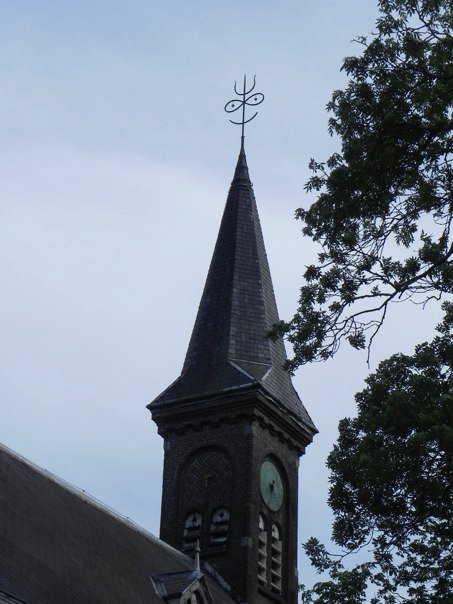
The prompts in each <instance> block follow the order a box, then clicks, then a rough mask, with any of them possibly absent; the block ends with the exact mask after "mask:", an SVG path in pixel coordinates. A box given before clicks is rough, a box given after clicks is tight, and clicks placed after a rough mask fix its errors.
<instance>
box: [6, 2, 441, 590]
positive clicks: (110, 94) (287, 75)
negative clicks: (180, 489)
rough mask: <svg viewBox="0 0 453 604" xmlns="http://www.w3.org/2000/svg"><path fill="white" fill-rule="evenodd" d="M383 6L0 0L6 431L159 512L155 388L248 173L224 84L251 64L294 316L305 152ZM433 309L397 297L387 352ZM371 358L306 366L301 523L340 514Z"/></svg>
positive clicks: (419, 328)
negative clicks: (226, 212)
mask: <svg viewBox="0 0 453 604" xmlns="http://www.w3.org/2000/svg"><path fill="white" fill-rule="evenodd" d="M376 15H377V9H376V5H375V1H374V0H342V1H340V0H318V1H317V2H308V1H305V0H300V1H295V0H293V1H287V2H285V1H283V0H281V1H280V2H277V1H276V0H261V1H260V2H257V1H255V0H251V1H249V2H244V1H243V0H242V1H239V0H230V1H229V2H215V1H213V0H211V1H210V2H208V1H207V0H205V1H199V0H191V1H190V2H189V1H183V0H174V1H173V2H170V1H169V0H166V1H164V0H89V1H88V0H77V1H75V0H65V1H64V2H62V1H61V0H40V1H39V2H38V1H36V0H19V1H18V0H0V78H1V91H2V92H1V94H0V124H1V136H0V282H1V290H0V300H1V306H0V308H1V315H0V334H1V346H0V396H1V399H0V400H1V401H2V422H1V426H0V441H2V442H3V443H4V444H6V445H8V446H9V447H11V448H12V449H14V450H15V451H17V452H18V453H20V454H22V455H24V456H26V457H28V458H29V459H31V460H32V461H33V462H35V463H37V464H39V465H41V466H43V467H45V468H47V469H49V470H50V471H52V472H54V473H55V474H57V475H59V476H61V477H62V478H64V479H66V480H68V481H69V482H71V483H73V484H75V485H76V486H78V487H81V488H83V489H85V490H86V491H87V492H88V493H90V494H92V495H94V496H96V497H97V498H98V499H100V500H101V501H103V502H105V503H107V504H108V505H110V506H112V507H113V508H115V509H116V510H118V511H119V512H121V513H123V514H124V515H126V516H129V517H130V518H131V519H133V520H135V521H136V522H138V523H139V524H141V525H142V526H144V527H145V528H147V529H149V530H150V531H151V532H153V533H155V534H158V533H159V513H160V495H161V480H162V476H161V472H162V460H163V450H162V441H161V439H160V437H159V436H158V435H157V433H156V429H155V426H154V424H153V423H152V422H151V420H150V414H149V412H148V411H147V409H146V408H145V405H146V404H147V403H148V402H150V401H151V400H152V399H154V398H155V397H156V396H157V395H158V394H159V393H160V392H161V391H162V390H163V389H164V388H166V387H167V386H168V385H169V384H170V383H171V382H172V381H173V380H174V379H175V378H176V377H177V376H178V375H179V373H180V370H181V367H182V362H183V359H184V355H185V352H186V348H187V345H188V342H189V337H190V333H191V330H192V327H193V323H194V319H195V314H196V311H197V307H198V302H199V299H200V296H201V293H202V289H203V285H204V280H205V277H206V273H207V269H208V265H209V262H210V258H211V254H212V251H213V246H214V243H215V239H216V236H217V230H218V227H219V223H220V218H221V214H222V211H223V207H224V203H225V200H226V195H227V192H228V187H229V183H230V181H231V178H232V175H233V170H234V165H235V163H236V158H237V153H238V151H239V142H240V141H239V136H240V132H239V128H238V127H237V126H232V125H231V124H230V123H229V122H228V116H227V115H226V114H225V113H224V112H223V106H224V104H225V103H226V102H227V101H228V100H230V99H231V98H232V97H233V84H234V80H235V79H238V80H240V79H242V77H243V74H244V73H247V74H248V75H249V76H253V74H255V73H256V75H257V91H259V92H263V93H264V95H265V97H266V99H265V101H264V103H263V104H262V105H261V106H260V107H259V116H258V117H257V118H256V120H255V121H254V122H253V123H252V124H250V126H249V127H248V128H247V132H246V152H247V158H248V164H249V169H250V174H251V178H252V181H253V183H254V188H255V194H256V197H257V203H258V209H259V212H260V217H261V223H262V227H263V232H264V239H265V243H266V247H267V253H268V256H269V261H270V266H271V272H272V277H273V282H274V288H275V291H276V296H277V303H278V306H279V310H280V315H281V317H282V318H286V319H289V318H290V317H291V316H292V314H293V312H294V311H295V309H296V306H297V297H298V289H299V287H300V285H301V275H302V274H303V271H304V266H305V265H306V264H309V263H311V262H312V260H313V259H314V257H315V254H316V253H317V251H318V250H317V248H316V247H315V246H314V245H313V244H311V242H309V241H307V240H304V238H303V237H302V236H301V235H300V228H301V224H300V223H298V222H297V221H295V220H294V210H295V209H296V208H298V207H300V206H307V205H308V204H309V203H310V201H311V200H312V199H313V198H312V197H310V196H307V195H306V194H305V192H304V190H303V185H304V183H305V182H306V180H307V178H308V176H309V172H308V168H307V165H308V161H309V159H310V157H315V158H317V159H319V160H324V159H326V158H327V157H328V155H329V154H330V153H331V152H333V151H334V150H336V149H337V148H338V141H336V140H333V139H331V138H329V136H328V134H327V127H326V126H327V119H328V115H327V113H326V111H325V105H326V103H327V102H328V100H329V98H330V95H331V92H332V90H334V89H335V88H338V87H341V86H343V85H344V84H345V81H346V79H345V75H344V74H343V73H340V66H341V60H342V58H343V57H344V56H346V55H348V54H355V53H357V52H359V48H358V47H357V45H355V44H353V43H351V40H352V39H353V38H354V36H356V35H361V34H367V33H369V32H370V31H371V30H372V29H373V24H374V20H375V17H376ZM437 319H438V315H437V314H435V313H434V312H433V310H432V309H431V308H429V307H428V309H426V310H425V311H424V312H422V311H421V310H420V309H419V308H414V307H411V306H409V307H408V306H404V309H403V308H401V309H398V308H397V309H392V313H391V314H390V317H389V320H388V322H387V324H386V326H385V328H384V329H383V331H382V334H381V335H380V337H379V338H378V339H377V341H376V344H375V346H374V348H373V352H372V357H371V361H372V369H373V368H375V367H376V365H377V363H378V362H379V360H381V359H382V358H385V357H386V356H389V355H390V354H392V353H394V352H397V351H403V352H408V353H410V352H411V351H412V348H413V346H414V344H415V343H417V342H421V341H423V340H424V339H430V338H431V335H432V331H433V325H434V324H435V323H436V322H437ZM367 373H368V368H367V366H366V355H365V354H362V353H358V352H354V351H352V350H350V349H346V348H343V349H341V351H340V352H339V354H338V355H337V357H336V358H335V359H334V360H333V361H330V362H328V363H326V364H324V365H316V366H311V367H305V368H302V369H300V370H299V371H298V373H297V375H296V377H295V379H294V383H295V386H296V388H297V390H298V392H299V394H300V396H301V397H302V399H303V401H304V403H305V406H306V407H307V409H308V411H309V413H310V414H311V416H312V418H313V420H314V422H315V424H316V425H317V427H318V428H319V430H320V434H319V435H318V436H317V437H316V438H315V441H314V443H313V444H312V445H311V446H310V447H309V448H308V449H307V453H306V455H305V457H304V458H303V459H302V463H301V469H300V491H301V498H300V514H299V525H300V527H299V528H300V541H303V540H305V539H307V538H308V537H309V536H311V535H316V536H318V537H321V538H322V539H327V538H328V536H329V533H330V523H331V517H330V512H329V509H328V507H327V504H326V498H327V489H328V484H327V472H326V469H325V459H326V457H327V454H328V452H329V451H330V449H331V447H332V445H333V443H334V441H335V438H336V430H337V424H338V420H339V419H340V418H342V417H344V416H347V415H352V414H354V408H355V407H354V393H355V392H356V391H358V390H360V389H361V388H362V387H363V379H364V377H365V376H366V375H367ZM311 577H312V571H310V570H309V569H307V563H306V561H305V560H304V558H303V556H302V555H301V556H300V559H299V578H300V579H301V580H305V581H310V579H311Z"/></svg>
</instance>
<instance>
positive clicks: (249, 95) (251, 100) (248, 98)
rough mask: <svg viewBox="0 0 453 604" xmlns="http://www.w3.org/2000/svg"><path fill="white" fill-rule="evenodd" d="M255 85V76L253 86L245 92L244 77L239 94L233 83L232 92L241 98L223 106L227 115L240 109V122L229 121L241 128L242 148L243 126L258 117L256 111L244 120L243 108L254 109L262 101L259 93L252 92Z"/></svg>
mask: <svg viewBox="0 0 453 604" xmlns="http://www.w3.org/2000/svg"><path fill="white" fill-rule="evenodd" d="M255 85H256V76H253V86H252V87H251V88H250V89H249V90H247V76H244V85H243V87H242V92H239V90H238V89H237V84H236V82H235V83H234V92H235V93H236V94H237V95H238V97H242V98H238V99H232V100H231V101H228V103H227V104H226V105H225V111H226V112H227V113H234V112H235V111H238V110H239V109H242V120H241V121H240V122H235V121H233V120H230V122H231V123H232V124H236V125H238V126H242V130H241V147H243V146H244V125H245V124H248V123H249V122H251V121H252V120H253V119H254V118H255V117H256V116H257V115H258V111H256V112H255V113H254V114H253V115H252V117H249V119H247V120H246V119H245V106H246V105H247V106H248V107H256V105H261V103H262V102H263V101H264V94H262V93H261V92H253V91H254V90H255Z"/></svg>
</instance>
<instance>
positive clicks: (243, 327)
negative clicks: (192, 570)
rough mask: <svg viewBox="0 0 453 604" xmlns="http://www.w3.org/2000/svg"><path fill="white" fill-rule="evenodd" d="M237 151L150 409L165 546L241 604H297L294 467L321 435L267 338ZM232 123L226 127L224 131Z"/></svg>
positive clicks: (254, 221)
mask: <svg viewBox="0 0 453 604" xmlns="http://www.w3.org/2000/svg"><path fill="white" fill-rule="evenodd" d="M254 88H255V80H254V81H253V86H252V87H251V88H250V89H248V88H247V81H246V78H245V77H244V87H243V90H242V91H241V92H240V91H238V90H237V86H236V84H235V92H236V94H237V95H238V96H239V97H240V98H239V99H238V98H235V99H233V100H231V101H229V102H228V103H227V104H226V105H225V111H227V113H232V112H235V111H239V110H241V109H242V120H241V121H237V122H233V123H234V124H238V125H240V126H241V127H242V136H241V149H240V152H239V157H238V160H237V164H236V168H235V171H234V176H233V181H232V183H231V186H230V190H229V193H228V198H227V202H226V206H225V211H224V213H223V217H222V222H221V224H220V230H219V235H218V238H217V243H216V246H215V249H214V254H213V256H212V261H211V265H210V268H209V272H208V276H207V279H206V284H205V288H204V291H203V295H202V297H201V302H200V306H199V309H198V314H197V318H196V321H195V326H194V328H193V332H192V336H191V338H190V342H189V347H188V349H187V354H186V358H185V361H184V365H183V368H182V372H181V375H180V376H179V377H178V378H177V379H176V381H175V382H173V384H171V385H170V386H169V387H168V388H167V389H166V390H165V391H164V392H162V394H160V395H159V396H158V397H157V398H156V399H155V400H154V401H153V402H152V403H150V404H149V405H148V408H149V409H150V411H151V414H152V418H153V420H154V421H155V422H156V424H157V427H158V431H159V434H160V435H161V436H162V437H163V438H164V450H165V457H164V473H163V487H162V512H161V525H160V536H161V539H163V540H164V541H166V542H167V543H169V544H170V545H173V546H174V547H177V548H180V549H182V550H183V551H186V552H189V553H192V554H195V555H196V550H197V548H198V544H199V545H200V548H201V552H202V556H201V564H202V569H204V570H209V569H208V568H207V567H206V564H209V565H210V567H211V570H212V569H214V571H216V572H217V573H219V574H220V575H221V576H222V577H223V579H225V580H226V581H227V583H229V584H230V586H231V593H232V594H233V593H234V594H236V596H237V601H238V602H247V603H248V604H271V603H274V604H275V603H278V604H295V603H296V601H297V598H298V584H297V568H296V566H297V521H298V518H297V508H298V468H299V458H300V456H301V455H302V454H303V453H304V452H305V447H306V446H307V445H308V444H310V443H311V441H312V439H313V436H314V435H315V433H316V432H317V430H316V428H315V426H314V425H313V422H312V421H311V419H310V416H309V415H308V413H307V411H306V410H305V407H304V406H303V405H302V402H301V400H300V399H299V397H298V395H297V393H296V391H295V390H294V387H293V385H292V382H291V378H290V376H289V374H288V373H287V372H286V371H285V369H284V364H285V361H286V353H285V347H284V343H283V340H282V339H278V340H276V341H272V340H270V339H269V338H268V337H267V334H268V333H269V330H270V329H271V328H272V326H273V325H274V324H275V323H277V322H278V313H277V305H276V302H275V296H274V290H273V287H272V281H271V275H270V271H269V264H268V261H267V256H266V250H265V248H264V242H263V235H262V232H261V226H260V221H259V217H258V211H257V208H256V202H255V195H254V193H253V187H252V183H251V181H250V176H249V171H248V167H247V160H246V156H245V149H244V124H245V123H247V122H249V121H250V120H252V119H253V118H254V117H255V115H256V113H255V115H253V116H252V117H250V118H249V119H246V115H245V107H246V105H247V106H253V107H254V106H256V105H259V104H260V103H261V101H262V100H263V98H264V96H263V95H262V94H261V93H254V92H253V90H254ZM230 121H233V120H230Z"/></svg>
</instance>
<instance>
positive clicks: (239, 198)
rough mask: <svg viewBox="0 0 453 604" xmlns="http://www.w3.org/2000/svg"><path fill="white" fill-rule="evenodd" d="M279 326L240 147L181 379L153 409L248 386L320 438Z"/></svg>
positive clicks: (256, 215) (158, 400) (259, 229)
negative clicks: (276, 330)
mask: <svg viewBox="0 0 453 604" xmlns="http://www.w3.org/2000/svg"><path fill="white" fill-rule="evenodd" d="M278 320H279V317H278V312H277V305H276V301H275V295H274V290H273V286H272V280H271V275H270V271H269V264H268V260H267V256H266V250H265V247H264V241H263V235H262V231H261V225H260V220H259V216H258V210H257V207H256V201H255V196H254V193H253V187H252V183H251V182H250V177H249V172H248V167H247V160H246V156H245V151H244V149H243V148H241V151H240V153H239V158H238V161H237V165H236V169H235V173H234V178H233V181H232V183H231V187H230V191H229V194H228V198H227V202H226V206H225V210H224V214H223V218H222V222H221V225H220V230H219V234H218V238H217V243H216V245H215V249H214V254H213V257H212V261H211V265H210V268H209V272H208V276H207V279H206V284H205V287H204V291H203V295H202V298H201V302H200V306H199V309H198V314H197V318H196V321H195V326H194V329H193V332H192V336H191V339H190V343H189V347H188V350H187V354H186V358H185V362H184V366H183V369H182V372H181V375H180V377H179V378H178V379H177V380H176V381H175V382H173V384H172V385H171V386H170V387H169V388H167V389H166V390H165V391H164V392H163V393H162V394H161V395H160V396H158V397H157V398H156V399H155V400H154V401H153V402H152V403H151V404H150V405H149V408H150V409H151V410H153V408H155V407H157V406H160V405H163V404H166V403H169V402H174V401H177V400H181V399H184V398H187V397H198V396H200V397H202V396H203V395H206V394H212V393H213V392H216V391H217V392H222V391H224V390H227V389H230V388H235V387H241V386H247V385H250V384H252V383H253V382H258V383H259V385H260V386H261V387H262V388H263V389H264V390H265V391H266V392H268V393H269V394H271V395H272V396H273V397H274V398H275V399H277V400H278V401H279V403H280V404H281V405H282V406H283V407H284V408H285V409H286V410H287V411H288V413H289V414H290V415H291V416H292V417H293V418H294V419H296V421H298V422H299V423H302V424H303V425H304V427H305V428H306V429H307V430H308V432H309V433H311V434H315V433H316V432H317V430H316V428H315V426H314V424H313V422H312V420H311V418H310V416H309V415H308V413H307V411H306V409H305V407H304V406H303V404H302V402H301V400H300V398H299V396H298V394H297V393H296V391H295V389H294V387H293V385H292V382H291V377H290V375H289V374H288V373H287V372H286V371H285V370H284V369H283V365H284V363H285V361H286V359H287V357H286V352H285V346H284V343H283V340H282V339H281V338H280V339H278V340H277V341H275V342H273V341H270V340H269V339H267V337H266V334H267V333H268V332H269V330H270V328H271V327H272V325H274V324H275V323H277V322H278Z"/></svg>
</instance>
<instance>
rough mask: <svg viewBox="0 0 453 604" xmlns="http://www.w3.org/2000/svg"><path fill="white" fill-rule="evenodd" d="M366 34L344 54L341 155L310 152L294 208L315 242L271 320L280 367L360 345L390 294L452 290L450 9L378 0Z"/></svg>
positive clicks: (338, 117) (334, 102) (336, 108)
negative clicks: (286, 345)
mask: <svg viewBox="0 0 453 604" xmlns="http://www.w3.org/2000/svg"><path fill="white" fill-rule="evenodd" d="M379 10H380V17H379V19H378V21H377V23H376V33H375V34H374V35H373V36H372V38H371V40H369V41H368V40H366V39H365V38H359V39H358V40H357V41H358V43H359V44H360V45H361V46H363V51H362V53H361V55H360V56H356V57H348V58H346V59H345V60H344V63H343V69H344V71H345V72H346V73H347V74H348V76H349V78H350V79H349V83H348V85H347V87H346V88H345V90H337V91H336V92H334V93H333V96H332V99H331V101H330V103H329V104H328V109H329V110H330V112H331V113H332V114H333V115H332V117H331V118H330V120H329V131H330V133H331V134H332V135H338V136H339V137H340V139H341V153H334V154H333V155H332V156H331V157H330V158H329V159H328V160H327V161H326V162H317V161H315V160H312V161H311V163H310V167H311V170H312V171H313V176H312V177H311V178H310V180H309V181H308V183H307V185H306V189H307V191H312V192H313V191H314V192H317V193H318V197H317V200H316V201H315V202H314V203H313V204H312V205H311V207H310V208H309V209H307V210H305V209H299V210H298V211H297V213H296V215H297V218H299V219H300V220H302V221H303V223H304V226H303V233H304V234H305V235H307V236H309V237H311V238H312V239H313V240H314V241H315V242H319V243H320V244H321V246H322V252H321V253H320V254H319V262H318V264H317V265H312V266H309V267H307V269H306V272H305V285H304V286H303V287H302V289H301V295H300V302H299V308H298V311H297V313H296V314H295V316H294V317H293V319H292V320H291V321H289V322H281V323H280V324H279V325H277V326H275V328H274V331H273V334H272V335H273V336H275V337H276V336H277V335H284V336H286V337H287V339H288V340H289V341H290V342H291V344H292V345H293V349H294V358H293V359H292V360H291V361H289V364H288V365H289V369H290V370H292V371H294V370H295V369H296V368H297V367H298V366H299V365H301V364H303V363H307V362H311V361H319V360H325V359H327V358H329V357H331V356H332V355H333V354H334V353H335V352H336V351H337V350H338V348H339V346H340V344H341V342H342V341H344V340H347V341H348V342H349V343H350V344H351V345H352V346H353V347H355V348H358V349H360V348H365V347H367V346H368V347H369V346H370V345H371V343H372V341H373V338H374V337H375V336H376V334H377V332H378V331H379V329H380V327H381V325H382V323H383V321H384V319H385V316H386V313H387V312H388V310H389V309H390V307H391V305H392V303H393V302H397V301H398V302H401V301H403V300H408V299H411V300H412V301H414V302H416V303H420V304H426V303H427V302H428V301H430V300H433V299H437V300H439V299H440V298H441V297H442V296H444V295H445V294H446V293H451V292H452V291H453V265H452V258H453V242H452V232H451V227H452V218H453V166H452V159H453V157H452V151H453V137H452V132H453V114H452V112H453V8H452V4H451V0H379Z"/></svg>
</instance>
